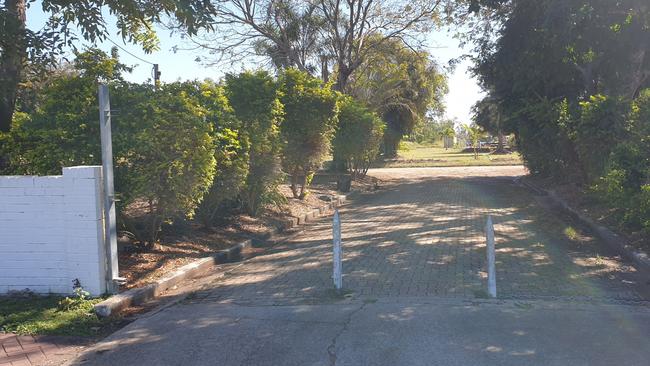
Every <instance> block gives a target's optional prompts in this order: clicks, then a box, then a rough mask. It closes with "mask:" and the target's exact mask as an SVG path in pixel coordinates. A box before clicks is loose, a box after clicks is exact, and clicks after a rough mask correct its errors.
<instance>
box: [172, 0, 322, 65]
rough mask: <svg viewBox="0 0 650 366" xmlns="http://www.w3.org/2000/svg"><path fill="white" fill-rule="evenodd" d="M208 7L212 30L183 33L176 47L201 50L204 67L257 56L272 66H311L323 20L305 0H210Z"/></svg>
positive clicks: (315, 9) (248, 59)
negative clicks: (204, 53) (211, 11)
mask: <svg viewBox="0 0 650 366" xmlns="http://www.w3.org/2000/svg"><path fill="white" fill-rule="evenodd" d="M212 6H213V7H214V9H215V15H214V18H213V21H212V25H213V29H211V30H210V31H206V32H201V33H200V34H198V35H192V34H184V36H185V37H184V38H186V39H187V42H186V44H185V45H181V46H177V47H176V49H183V50H207V51H208V52H209V53H210V56H207V57H205V56H204V57H203V58H202V59H201V61H203V62H204V63H206V64H209V65H221V64H223V63H230V64H232V63H235V62H241V61H244V60H246V61H249V62H250V61H251V58H255V57H262V58H264V59H265V60H266V61H270V64H271V65H272V66H274V67H275V68H276V69H285V68H289V67H294V68H297V69H299V70H301V71H307V72H309V73H312V74H313V73H314V72H315V70H316V69H317V66H318V59H317V57H316V56H317V54H318V52H319V49H320V48H322V47H321V46H322V45H321V44H320V42H321V38H320V32H321V30H322V28H321V27H322V25H323V20H322V17H321V16H320V15H319V14H318V9H317V7H316V5H315V4H313V3H312V2H311V1H302V0H212ZM173 27H174V28H176V27H177V24H174V25H173ZM181 31H184V27H182V24H181Z"/></svg>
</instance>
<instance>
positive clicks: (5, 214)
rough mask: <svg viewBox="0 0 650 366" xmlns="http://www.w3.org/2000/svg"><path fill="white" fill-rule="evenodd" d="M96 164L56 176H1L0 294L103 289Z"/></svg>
mask: <svg viewBox="0 0 650 366" xmlns="http://www.w3.org/2000/svg"><path fill="white" fill-rule="evenodd" d="M105 262H106V260H105V250H104V227H103V212H102V177H101V167H99V166H78V167H70V168H63V175H60V176H46V177H38V176H0V293H7V292H9V291H12V290H17V291H20V290H24V289H29V290H31V291H33V292H35V293H41V294H46V293H56V294H69V293H72V284H73V280H75V279H78V280H79V281H80V282H81V285H82V286H83V288H84V289H85V290H87V291H89V292H90V293H91V294H92V295H94V296H98V295H101V294H103V293H104V292H105V291H106V280H105V278H106V264H105Z"/></svg>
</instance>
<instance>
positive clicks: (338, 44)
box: [317, 0, 442, 92]
mask: <svg viewBox="0 0 650 366" xmlns="http://www.w3.org/2000/svg"><path fill="white" fill-rule="evenodd" d="M317 3H318V6H319V8H320V10H321V12H322V15H323V17H324V18H325V20H326V22H327V27H326V28H325V37H326V39H327V44H328V46H329V50H330V52H331V56H332V57H333V59H334V64H335V66H336V83H335V84H334V86H335V88H336V89H337V90H339V91H343V92H345V91H346V88H347V85H348V82H349V80H350V77H351V76H352V74H353V73H354V72H355V71H356V70H357V69H358V68H359V67H361V65H362V64H363V62H364V61H365V60H366V58H367V57H368V56H369V54H370V53H371V52H373V50H374V49H375V48H377V47H379V46H381V45H382V44H383V43H385V42H386V41H388V40H401V41H402V42H404V43H407V44H409V45H410V46H411V47H412V48H416V47H417V46H419V45H420V43H419V41H420V40H421V38H418V36H421V35H422V34H425V33H426V32H427V31H428V30H430V29H431V27H432V26H433V25H435V24H436V22H437V21H438V19H439V11H440V10H441V9H439V6H440V5H441V3H442V0H435V1H430V0H429V1H427V0H317ZM411 43H413V44H411Z"/></svg>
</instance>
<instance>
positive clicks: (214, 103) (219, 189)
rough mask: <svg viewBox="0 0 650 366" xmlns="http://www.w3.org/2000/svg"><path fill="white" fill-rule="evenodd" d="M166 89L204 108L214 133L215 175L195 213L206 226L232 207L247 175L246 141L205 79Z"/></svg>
mask: <svg viewBox="0 0 650 366" xmlns="http://www.w3.org/2000/svg"><path fill="white" fill-rule="evenodd" d="M168 88H174V89H175V92H178V93H182V92H185V93H187V94H188V95H189V96H191V97H192V98H193V99H196V100H197V101H198V103H199V104H200V105H201V106H202V107H203V108H205V111H206V116H205V121H206V122H208V123H210V124H211V125H212V128H213V131H214V140H215V151H214V157H215V160H216V169H215V175H214V179H213V182H212V184H211V185H210V189H209V190H208V192H207V193H206V194H205V196H204V197H203V200H202V201H201V204H200V206H199V207H198V210H197V212H196V217H197V219H198V220H199V221H200V222H201V223H202V224H203V225H205V226H208V227H209V226H212V225H213V224H214V223H215V220H216V219H217V217H218V216H219V214H224V213H225V211H226V210H228V209H229V208H231V207H232V206H233V205H234V203H235V201H237V200H238V198H239V194H240V192H241V191H242V189H243V188H244V184H245V183H246V176H247V175H248V160H249V159H248V151H249V148H250V147H249V145H248V139H247V138H246V136H245V134H244V133H243V132H242V124H241V122H240V121H239V120H238V119H237V118H236V117H235V115H234V110H233V109H232V107H231V106H230V102H229V101H228V99H227V98H226V95H225V91H224V89H223V88H222V87H221V86H219V85H217V84H216V83H214V82H212V81H209V80H206V81H203V82H198V81H194V82H184V83H174V84H171V85H169V86H168Z"/></svg>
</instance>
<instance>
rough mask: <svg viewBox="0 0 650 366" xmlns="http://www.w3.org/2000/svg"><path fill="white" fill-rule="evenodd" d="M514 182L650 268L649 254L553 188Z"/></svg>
mask: <svg viewBox="0 0 650 366" xmlns="http://www.w3.org/2000/svg"><path fill="white" fill-rule="evenodd" d="M515 183H518V184H521V185H523V186H525V187H527V188H529V189H531V190H533V191H535V193H537V194H541V195H544V196H546V198H548V200H549V201H551V203H552V204H553V205H555V206H557V207H559V208H560V209H562V211H564V212H565V213H566V214H568V215H569V216H571V217H572V218H573V219H575V220H576V221H578V222H580V223H581V224H582V225H584V226H586V227H588V228H589V229H590V230H591V231H592V232H593V233H594V234H595V235H596V236H597V237H598V238H599V239H600V240H602V241H603V242H604V243H605V244H606V245H607V246H609V247H610V248H612V249H614V250H616V251H618V252H620V253H622V254H623V256H624V257H625V258H627V259H628V260H630V261H632V262H634V263H635V264H637V265H639V266H641V267H645V268H646V269H650V256H648V254H647V253H645V252H642V251H640V250H638V249H636V248H635V247H633V246H632V245H630V244H629V243H628V241H627V240H626V239H625V238H623V237H622V236H620V235H618V234H616V233H615V232H614V231H612V230H610V229H609V228H607V227H605V226H602V225H600V224H598V223H596V222H595V221H594V220H592V219H591V218H589V217H587V216H585V215H584V214H583V213H581V212H580V211H578V210H576V209H574V208H573V207H571V206H569V204H568V203H567V202H566V201H564V200H563V199H562V198H561V197H560V196H558V195H557V193H555V191H553V190H545V189H542V188H540V187H537V186H536V185H534V184H533V183H531V182H528V181H526V180H524V179H520V178H517V179H516V180H515Z"/></svg>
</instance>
